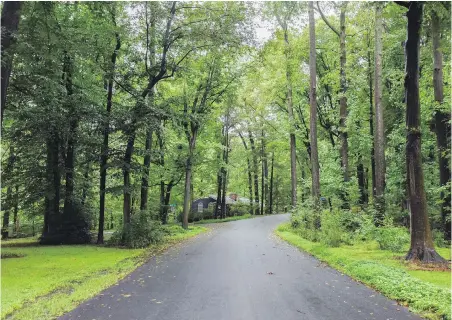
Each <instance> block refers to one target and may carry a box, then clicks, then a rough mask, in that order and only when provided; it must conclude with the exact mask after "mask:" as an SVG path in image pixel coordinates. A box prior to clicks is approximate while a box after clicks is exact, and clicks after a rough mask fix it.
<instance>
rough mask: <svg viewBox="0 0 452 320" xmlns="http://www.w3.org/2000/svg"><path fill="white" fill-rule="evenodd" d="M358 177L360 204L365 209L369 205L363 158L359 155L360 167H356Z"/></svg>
mask: <svg viewBox="0 0 452 320" xmlns="http://www.w3.org/2000/svg"><path fill="white" fill-rule="evenodd" d="M356 175H357V177H358V188H359V194H360V196H359V204H360V205H361V207H364V206H365V205H366V204H367V189H366V179H365V177H364V165H363V156H362V155H361V154H358V165H357V166H356Z"/></svg>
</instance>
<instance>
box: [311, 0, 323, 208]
mask: <svg viewBox="0 0 452 320" xmlns="http://www.w3.org/2000/svg"><path fill="white" fill-rule="evenodd" d="M315 43H316V41H315V20H314V3H313V2H309V74H310V90H309V105H310V109H309V110H310V118H309V119H310V120H309V121H310V125H309V127H310V135H309V137H310V145H311V174H312V189H311V194H312V197H313V198H314V202H315V204H316V207H318V205H319V198H320V172H319V155H318V148H317V93H316V86H317V83H316V82H317V81H316V76H317V68H316V51H315V50H316V48H315Z"/></svg>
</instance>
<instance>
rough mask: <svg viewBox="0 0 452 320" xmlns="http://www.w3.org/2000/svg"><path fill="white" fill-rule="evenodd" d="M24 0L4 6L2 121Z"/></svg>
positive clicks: (2, 23) (8, 2)
mask: <svg viewBox="0 0 452 320" xmlns="http://www.w3.org/2000/svg"><path fill="white" fill-rule="evenodd" d="M22 5H23V2H22V1H7V2H5V3H4V4H3V8H2V19H1V20H2V21H1V26H2V67H1V77H2V81H1V82H2V83H1V90H0V91H1V95H2V97H1V109H2V111H1V122H2V123H3V113H4V111H5V109H6V94H7V92H8V85H9V77H10V75H11V71H12V67H13V57H14V48H13V46H14V43H15V41H16V34H15V33H16V32H17V29H18V28H19V22H20V12H21V8H22Z"/></svg>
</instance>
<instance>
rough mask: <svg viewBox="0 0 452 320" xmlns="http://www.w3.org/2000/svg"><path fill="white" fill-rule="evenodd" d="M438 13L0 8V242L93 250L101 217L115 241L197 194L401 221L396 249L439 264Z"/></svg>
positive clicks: (443, 17)
mask: <svg viewBox="0 0 452 320" xmlns="http://www.w3.org/2000/svg"><path fill="white" fill-rule="evenodd" d="M450 15H451V12H450V2H429V3H425V4H424V3H422V2H375V3H373V2H334V3H333V2H327V3H325V2H319V3H317V2H266V3H259V2H256V3H251V2H14V1H9V2H3V7H2V16H1V25H2V30H1V32H2V34H1V37H2V47H1V49H2V55H1V63H2V65H1V104H2V109H1V110H2V112H1V115H2V117H1V121H2V124H1V125H2V144H1V145H2V159H1V160H2V217H3V221H2V225H3V228H2V237H3V238H4V239H5V238H7V237H8V236H9V235H19V234H21V232H22V231H21V230H24V228H25V227H26V226H31V225H33V227H34V228H37V229H39V230H38V231H36V232H37V233H40V234H41V238H40V241H41V243H42V244H59V243H65V244H76V243H89V242H95V241H97V243H98V244H102V243H104V238H103V236H104V230H106V229H113V230H116V231H117V232H116V234H117V235H118V239H119V240H118V241H119V243H125V242H127V239H128V237H133V236H134V234H136V233H137V232H138V231H137V230H136V229H140V228H141V229H143V228H144V230H145V231H146V230H147V231H146V232H152V230H153V228H154V227H156V226H158V225H160V224H165V223H167V222H168V221H169V219H170V218H171V220H172V219H176V220H178V216H180V222H181V223H182V226H183V227H184V228H187V227H188V223H189V212H190V205H191V202H192V201H193V199H196V198H200V197H204V196H207V195H210V194H216V195H218V197H217V206H216V209H215V217H218V218H223V217H224V216H225V206H226V202H225V196H226V195H227V194H228V193H229V192H234V193H238V194H240V195H242V196H244V197H247V198H249V199H250V200H251V203H252V204H254V205H250V208H249V211H250V213H252V214H256V215H257V214H272V213H281V212H290V211H294V210H296V208H299V207H307V206H309V207H311V208H312V209H313V212H319V211H320V210H324V209H327V210H333V209H336V208H338V209H340V210H343V211H347V212H351V213H353V214H356V215H360V214H362V213H363V212H366V213H367V214H370V215H372V217H373V221H374V224H375V226H377V227H379V226H382V225H385V224H387V223H392V224H394V225H398V226H405V227H407V228H410V230H411V248H410V251H409V253H408V254H407V259H419V260H421V261H427V262H436V261H443V260H442V258H441V257H440V256H439V255H438V254H437V253H436V252H435V249H434V242H433V239H434V237H438V235H439V237H441V238H442V239H444V240H446V241H450V238H451V228H450V226H451V224H450V215H451V214H450V176H451V174H450V163H449V156H450V104H449V102H450V101H451V97H450V90H448V89H450V83H451V82H450V81H451V79H450V75H451V65H450V41H451V34H450V23H451V21H450ZM263 21H266V25H265V28H264V29H267V30H272V33H271V34H268V35H265V36H264V37H262V35H259V34H258V33H259V30H262V27H259V23H263ZM256 27H257V28H256ZM256 31H257V32H256ZM264 38H265V39H264ZM421 137H422V143H421ZM171 205H175V212H174V217H173V216H172V215H170V212H172V210H170V209H171ZM218 210H219V211H218ZM217 211H218V212H217ZM318 223H319V221H317V224H318ZM10 228H12V231H11V232H8V231H9V229H10ZM94 231H96V233H97V239H95V238H94V237H93V234H94V233H93V232H94ZM139 232H141V231H139Z"/></svg>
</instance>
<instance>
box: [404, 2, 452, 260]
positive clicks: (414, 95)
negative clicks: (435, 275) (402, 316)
mask: <svg viewBox="0 0 452 320" xmlns="http://www.w3.org/2000/svg"><path fill="white" fill-rule="evenodd" d="M408 6H409V9H408V12H407V17H408V27H407V31H408V32H407V33H408V36H407V40H406V44H405V56H406V75H405V99H406V127H407V144H406V166H407V187H408V194H409V202H410V210H411V246H410V250H409V252H408V254H407V256H406V259H407V260H419V261H421V262H427V263H428V262H445V260H444V259H443V258H442V257H441V256H440V255H438V253H436V251H435V249H434V246H433V240H432V234H431V230H430V223H429V219H428V211H427V199H426V194H425V189H424V173H423V169H422V155H421V114H420V102H419V42H420V31H421V24H422V7H423V3H422V2H414V1H412V2H409V4H408Z"/></svg>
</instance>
